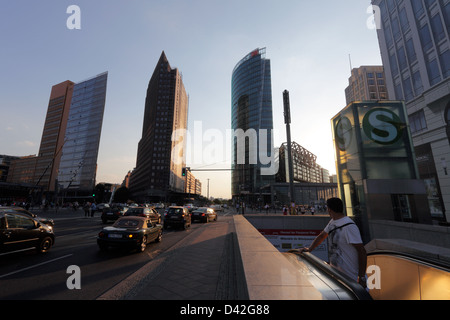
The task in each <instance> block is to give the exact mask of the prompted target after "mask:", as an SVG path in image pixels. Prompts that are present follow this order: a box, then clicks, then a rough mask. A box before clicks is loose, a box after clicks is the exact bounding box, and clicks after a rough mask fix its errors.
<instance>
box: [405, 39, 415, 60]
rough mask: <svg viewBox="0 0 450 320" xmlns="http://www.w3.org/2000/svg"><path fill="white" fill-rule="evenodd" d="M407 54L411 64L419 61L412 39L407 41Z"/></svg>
mask: <svg viewBox="0 0 450 320" xmlns="http://www.w3.org/2000/svg"><path fill="white" fill-rule="evenodd" d="M406 54H407V56H408V60H409V63H413V62H414V61H416V60H417V55H416V50H415V49H414V43H413V41H412V39H409V40H408V41H406Z"/></svg>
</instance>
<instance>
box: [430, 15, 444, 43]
mask: <svg viewBox="0 0 450 320" xmlns="http://www.w3.org/2000/svg"><path fill="white" fill-rule="evenodd" d="M431 30H432V31H433V37H434V41H436V42H439V41H441V40H442V39H444V38H445V32H444V27H443V26H442V21H441V16H440V15H439V13H438V14H436V15H435V16H434V17H432V18H431Z"/></svg>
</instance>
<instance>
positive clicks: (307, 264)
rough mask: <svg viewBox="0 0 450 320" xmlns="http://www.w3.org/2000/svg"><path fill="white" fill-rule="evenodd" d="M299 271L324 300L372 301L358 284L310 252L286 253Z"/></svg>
mask: <svg viewBox="0 0 450 320" xmlns="http://www.w3.org/2000/svg"><path fill="white" fill-rule="evenodd" d="M284 255H285V257H286V258H287V259H288V260H289V261H290V262H291V263H293V264H294V265H295V266H296V267H297V270H298V271H299V272H300V273H302V274H303V275H304V276H306V277H307V279H308V281H309V282H310V283H311V284H312V285H313V286H314V287H315V288H316V289H317V290H318V291H319V292H320V293H321V294H322V297H323V299H324V300H372V297H371V296H370V294H369V293H368V292H367V291H366V290H365V289H364V288H363V287H362V286H360V285H359V284H358V283H356V282H354V281H352V280H350V279H349V278H348V277H347V276H345V275H344V274H343V273H341V272H340V271H339V270H337V269H335V268H333V267H331V266H330V265H329V264H327V263H326V262H324V261H323V260H321V259H319V258H317V257H316V256H314V255H313V254H311V253H309V252H305V253H301V254H297V253H284Z"/></svg>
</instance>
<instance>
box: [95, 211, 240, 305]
mask: <svg viewBox="0 0 450 320" xmlns="http://www.w3.org/2000/svg"><path fill="white" fill-rule="evenodd" d="M234 231H235V230H234V224H233V219H232V217H231V216H228V217H220V219H219V221H217V222H214V223H210V224H205V225H202V226H201V227H200V228H197V229H195V230H194V229H191V233H190V234H189V235H188V236H187V237H186V238H185V239H184V240H183V241H181V242H178V243H177V244H176V245H174V246H173V247H172V248H170V249H169V250H167V251H166V252H164V253H162V254H160V255H158V256H157V257H155V259H153V260H152V261H150V262H149V263H147V265H145V266H144V267H143V268H141V269H140V270H138V271H137V272H135V273H134V274H132V275H131V276H129V277H128V278H127V279H125V280H124V281H122V282H121V283H119V284H118V285H117V286H115V287H114V288H112V289H111V290H109V291H108V292H106V293H105V294H103V295H102V296H101V297H99V299H100V300H236V299H248V296H247V295H246V289H245V288H244V287H243V286H245V284H244V283H243V282H242V281H239V277H240V276H242V275H243V272H240V270H238V269H239V267H237V265H236V261H235V257H236V254H235V252H234V247H235V241H236V239H235V235H234V234H233V232H234ZM238 266H239V264H238ZM239 283H241V284H243V285H239Z"/></svg>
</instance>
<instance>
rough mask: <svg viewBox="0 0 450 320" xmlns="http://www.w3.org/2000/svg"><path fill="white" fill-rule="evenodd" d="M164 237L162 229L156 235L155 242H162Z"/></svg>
mask: <svg viewBox="0 0 450 320" xmlns="http://www.w3.org/2000/svg"><path fill="white" fill-rule="evenodd" d="M161 239H162V231H160V232H159V234H158V236H157V237H156V240H155V242H161Z"/></svg>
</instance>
